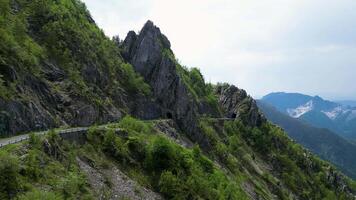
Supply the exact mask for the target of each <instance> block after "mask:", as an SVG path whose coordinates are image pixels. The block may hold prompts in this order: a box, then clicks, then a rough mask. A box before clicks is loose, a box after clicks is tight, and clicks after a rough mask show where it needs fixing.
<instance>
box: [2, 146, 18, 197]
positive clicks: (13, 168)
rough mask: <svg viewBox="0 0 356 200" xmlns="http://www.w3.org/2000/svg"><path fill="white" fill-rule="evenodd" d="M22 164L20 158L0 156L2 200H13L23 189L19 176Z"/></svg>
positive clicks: (3, 154)
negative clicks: (11, 199)
mask: <svg viewBox="0 0 356 200" xmlns="http://www.w3.org/2000/svg"><path fill="white" fill-rule="evenodd" d="M19 172H20V164H19V160H18V158H16V157H14V156H11V155H7V154H5V153H1V154H0V199H10V198H13V197H14V196H15V195H16V193H17V192H18V191H19V190H20V189H21V180H20V176H19Z"/></svg>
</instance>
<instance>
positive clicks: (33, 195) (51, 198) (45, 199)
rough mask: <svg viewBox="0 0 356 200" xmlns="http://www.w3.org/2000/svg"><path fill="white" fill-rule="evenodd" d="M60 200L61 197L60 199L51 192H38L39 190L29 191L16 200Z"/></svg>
mask: <svg viewBox="0 0 356 200" xmlns="http://www.w3.org/2000/svg"><path fill="white" fill-rule="evenodd" d="M61 199H62V197H60V196H59V195H57V194H55V193H53V192H48V191H40V190H34V191H30V192H27V193H25V194H23V195H20V196H19V197H18V200H61Z"/></svg>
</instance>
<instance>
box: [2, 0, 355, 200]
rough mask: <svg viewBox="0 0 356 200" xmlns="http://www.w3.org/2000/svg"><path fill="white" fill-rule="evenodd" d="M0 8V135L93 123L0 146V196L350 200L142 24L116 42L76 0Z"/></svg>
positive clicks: (334, 179) (346, 187) (345, 190)
mask: <svg viewBox="0 0 356 200" xmlns="http://www.w3.org/2000/svg"><path fill="white" fill-rule="evenodd" d="M0 8H1V10H2V12H1V17H0V23H1V29H0V31H1V34H0V37H2V38H1V39H3V40H4V41H5V42H4V43H0V45H1V48H0V56H1V57H0V62H1V75H2V76H1V81H0V82H1V84H0V90H1V97H0V109H1V112H0V113H1V117H0V120H1V121H0V122H1V123H0V124H1V128H2V130H1V133H3V134H2V135H8V134H16V133H18V132H21V131H34V130H40V129H48V128H52V127H58V126H61V125H68V126H90V125H93V126H92V127H91V128H90V129H89V131H87V132H86V133H85V135H84V136H85V137H84V138H83V139H81V141H77V140H71V139H70V137H68V138H65V137H60V135H58V134H56V133H55V131H50V133H49V134H48V135H46V136H43V137H36V136H35V135H31V137H30V139H29V141H25V142H22V143H20V144H15V145H7V146H6V147H5V148H2V149H0V161H1V162H0V176H1V177H0V198H1V199H106V198H107V199H125V198H132V199H140V198H141V199H162V198H164V199H238V200H240V199H256V200H257V199H305V200H306V199H354V196H355V194H356V188H355V183H354V182H352V181H351V180H350V179H349V178H347V177H345V176H344V175H342V174H341V173H340V172H338V171H337V170H336V169H335V168H334V167H332V166H331V165H330V164H328V163H327V162H325V161H322V160H320V159H318V158H317V157H316V156H314V155H313V154H311V153H310V152H309V151H307V150H305V149H303V148H302V147H301V146H300V145H298V144H296V143H295V142H293V141H291V140H290V139H289V138H288V137H287V135H286V134H285V133H284V132H283V130H281V129H280V128H278V127H276V126H274V125H272V124H271V123H270V122H268V121H267V120H266V119H265V117H263V115H262V114H261V113H260V111H259V109H258V107H257V105H256V102H255V100H254V99H252V98H251V97H250V96H248V95H247V93H246V91H244V90H242V89H239V88H237V87H235V86H233V85H229V84H217V85H212V84H207V83H206V82H205V80H204V78H203V76H202V74H201V73H200V71H199V70H198V69H196V68H193V69H188V68H186V67H184V66H182V65H181V64H180V63H179V62H177V60H176V59H175V56H174V54H173V52H172V50H171V49H170V43H169V41H168V39H167V37H165V36H164V35H163V34H162V33H161V32H160V30H159V28H158V27H156V26H154V24H153V23H152V22H151V21H148V22H147V23H146V24H145V25H144V27H143V29H142V30H141V31H140V33H139V34H136V33H134V32H130V33H129V34H128V36H127V38H126V39H125V40H124V41H123V42H121V41H118V40H110V39H108V38H107V37H106V36H105V35H104V34H103V33H102V31H100V29H99V28H98V27H97V26H96V25H95V23H94V21H93V19H92V18H91V17H90V14H89V12H88V11H87V10H86V8H85V6H84V5H83V4H82V3H81V2H79V1H77V0H61V1H57V0H48V1H42V0H34V1H27V0H7V1H1V4H0ZM123 9H124V8H123ZM130 115H132V116H134V117H136V118H134V117H130ZM137 118H139V119H137ZM106 122H114V123H111V124H107V125H104V126H99V127H98V126H95V125H94V124H96V123H106Z"/></svg>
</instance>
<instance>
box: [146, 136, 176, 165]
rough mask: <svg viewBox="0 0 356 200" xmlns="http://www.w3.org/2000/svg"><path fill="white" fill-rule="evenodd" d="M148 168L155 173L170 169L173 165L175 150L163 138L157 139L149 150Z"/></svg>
mask: <svg viewBox="0 0 356 200" xmlns="http://www.w3.org/2000/svg"><path fill="white" fill-rule="evenodd" d="M148 159H149V160H148V163H147V164H148V166H149V167H151V169H152V170H154V171H156V172H161V171H163V170H168V169H171V168H172V167H173V166H174V165H175V161H176V152H175V148H174V147H173V145H172V144H171V142H170V141H168V140H167V139H165V138H162V137H157V138H156V139H155V140H154V141H153V143H152V146H151V148H150V150H149V157H148Z"/></svg>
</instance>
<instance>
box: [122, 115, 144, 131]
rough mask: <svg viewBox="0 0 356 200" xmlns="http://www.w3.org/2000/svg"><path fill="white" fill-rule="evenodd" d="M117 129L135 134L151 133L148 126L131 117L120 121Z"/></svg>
mask: <svg viewBox="0 0 356 200" xmlns="http://www.w3.org/2000/svg"><path fill="white" fill-rule="evenodd" d="M119 127H120V128H123V129H126V130H128V131H133V132H135V133H143V134H149V133H150V132H151V131H150V126H149V125H148V124H146V123H145V122H143V121H140V120H137V119H135V118H133V117H131V116H126V117H124V118H123V119H122V120H120V122H119Z"/></svg>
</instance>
